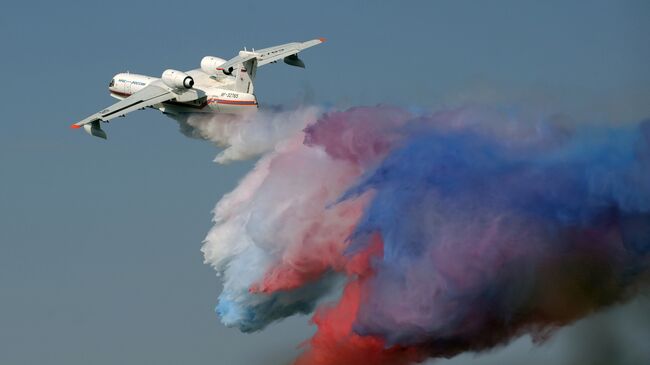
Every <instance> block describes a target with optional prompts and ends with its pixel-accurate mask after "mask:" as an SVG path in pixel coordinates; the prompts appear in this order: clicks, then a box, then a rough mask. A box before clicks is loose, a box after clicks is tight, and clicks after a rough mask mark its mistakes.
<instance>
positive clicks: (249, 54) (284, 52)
mask: <svg viewBox="0 0 650 365" xmlns="http://www.w3.org/2000/svg"><path fill="white" fill-rule="evenodd" d="M323 42H325V38H318V39H312V40H310V41H307V42H293V43H287V44H282V45H279V46H274V47H269V48H264V49H259V50H257V51H240V52H239V55H238V56H237V57H234V58H232V59H230V60H228V61H226V63H224V64H222V65H220V66H219V68H217V70H222V71H224V72H225V73H229V72H231V71H232V68H234V67H235V65H238V64H242V63H244V62H246V61H249V60H252V59H253V58H257V66H258V67H259V66H263V65H266V64H267V63H271V62H275V61H277V60H280V59H284V58H287V57H288V58H289V60H288V61H287V60H285V62H287V63H288V64H290V65H293V66H298V67H305V65H304V64H303V63H302V61H300V60H299V59H298V58H297V56H296V55H297V54H298V52H300V51H302V50H303V49H307V48H309V47H313V46H316V45H318V44H321V43H323Z"/></svg>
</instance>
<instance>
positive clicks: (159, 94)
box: [70, 85, 176, 138]
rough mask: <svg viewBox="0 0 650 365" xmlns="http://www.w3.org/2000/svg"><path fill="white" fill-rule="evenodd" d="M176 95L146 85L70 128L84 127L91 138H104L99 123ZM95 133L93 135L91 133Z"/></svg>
mask: <svg viewBox="0 0 650 365" xmlns="http://www.w3.org/2000/svg"><path fill="white" fill-rule="evenodd" d="M175 97H176V94H175V93H173V92H172V91H170V90H168V89H166V88H164V87H160V86H157V85H148V86H146V87H145V88H144V89H142V90H140V91H138V92H136V93H134V94H133V95H131V96H129V97H127V98H126V99H124V100H120V101H118V102H117V103H115V104H113V105H111V106H109V107H108V108H106V109H104V110H102V111H100V112H97V113H95V114H93V115H91V116H89V117H88V118H86V119H83V120H81V121H79V122H77V123H74V124H73V125H71V126H70V127H72V128H81V127H84V129H86V131H87V132H88V133H90V134H92V135H93V136H96V137H100V138H106V133H104V131H102V130H101V128H100V127H99V122H101V121H109V120H111V119H114V118H117V117H119V116H122V115H125V114H128V113H130V112H132V111H134V110H138V109H141V108H146V107H148V106H152V105H155V104H158V103H162V102H165V101H169V100H171V99H174V98H175ZM93 132H95V133H93Z"/></svg>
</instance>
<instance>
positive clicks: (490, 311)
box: [202, 107, 650, 365]
mask: <svg viewBox="0 0 650 365" xmlns="http://www.w3.org/2000/svg"><path fill="white" fill-rule="evenodd" d="M311 117H313V120H309V121H306V122H305V125H306V124H308V123H311V124H309V125H308V126H307V127H306V128H305V129H304V131H302V132H297V133H294V134H292V135H290V136H289V137H287V138H286V139H285V140H283V141H282V142H280V143H277V144H274V145H273V146H272V147H268V148H266V150H270V151H271V152H269V153H267V154H266V155H264V156H263V157H262V158H261V159H260V160H259V162H258V163H257V164H256V166H255V168H254V169H253V171H251V172H250V173H249V174H248V175H247V176H246V177H245V178H244V179H243V180H242V182H241V183H240V184H239V186H238V187H237V188H236V189H235V190H234V191H232V192H231V193H229V194H227V195H226V196H224V197H223V198H222V199H221V201H220V202H219V203H218V204H217V207H216V208H215V211H214V214H215V216H214V222H215V225H214V227H213V228H212V229H211V230H210V232H209V234H208V236H207V238H206V241H205V245H204V246H203V248H202V251H203V253H204V255H205V260H206V262H208V263H210V264H211V265H213V266H214V267H215V269H216V270H217V272H218V273H219V274H220V275H222V276H223V281H224V288H223V292H222V293H221V295H220V296H219V303H218V306H217V312H218V314H219V316H220V317H221V319H222V321H223V322H224V323H225V324H226V325H229V326H235V327H238V328H239V329H241V330H242V331H256V330H260V329H262V328H264V327H265V326H266V325H268V324H269V323H271V322H273V321H275V320H279V319H282V318H285V317H287V316H290V315H293V314H296V313H310V312H312V311H314V310H315V315H314V323H315V324H316V325H317V326H318V331H317V333H316V334H315V335H314V337H313V338H312V339H311V340H310V341H309V343H308V345H307V347H306V349H305V352H304V354H303V355H302V356H301V357H300V358H299V359H298V360H297V362H296V363H297V364H299V365H306V364H311V365H313V364H316V365H318V364H323V365H325V364H328V365H330V364H337V365H341V364H343V365H345V364H359V363H368V364H408V363H412V362H418V361H423V360H424V359H426V358H428V357H451V356H454V355H456V354H458V353H461V352H464V351H481V350H486V349H489V348H492V347H494V346H498V345H503V344H506V343H508V342H509V341H510V340H512V339H513V338H516V337H518V336H521V335H524V334H531V335H532V336H533V338H535V339H536V340H538V341H542V340H544V339H546V338H548V336H549V335H550V334H552V332H553V330H555V329H556V328H558V327H559V326H562V325H565V324H567V323H570V322H572V321H574V320H576V319H578V318H581V317H583V316H586V315H588V314H590V313H592V312H594V311H596V310H598V309H600V308H603V307H606V306H608V305H611V304H614V303H617V302H620V301H623V300H625V299H628V298H630V297H631V296H632V295H634V294H635V292H636V290H637V289H638V288H639V287H641V286H643V285H645V284H646V283H647V282H648V272H649V270H648V265H649V264H650V259H649V255H648V254H649V253H650V121H644V122H641V123H633V124H632V123H631V124H625V125H604V124H598V125H594V124H589V125H588V124H581V125H577V124H575V123H570V122H567V121H566V120H565V119H563V118H559V117H546V118H542V117H539V116H536V117H534V118H531V117H519V116H518V115H517V114H515V113H506V112H500V111H497V110H486V109H479V108H464V109H458V110H452V111H444V112H438V113H434V114H429V115H423V114H414V113H411V112H408V111H405V110H402V109H398V108H388V107H370V108H353V109H350V110H347V111H340V112H329V113H326V114H324V115H322V116H320V117H318V118H317V117H316V116H315V114H312V115H311ZM316 119H317V121H316ZM313 121H315V123H312V122H313ZM299 124H300V123H296V125H299ZM262 134H263V133H262ZM278 135H279V134H278ZM278 135H276V136H278ZM241 140H245V138H242V139H241ZM273 140H274V141H280V140H281V138H275V139H273ZM244 145H245V143H244ZM269 146H270V144H269ZM251 154H252V153H251ZM251 154H248V156H249V155H251ZM244 155H246V154H240V156H244ZM342 285H343V286H345V289H344V290H343V291H342V294H341V297H340V299H339V300H338V302H337V303H329V302H327V300H324V298H326V297H327V296H328V295H331V294H332V293H336V292H337V290H340V287H341V286H342Z"/></svg>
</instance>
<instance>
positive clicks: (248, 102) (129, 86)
mask: <svg viewBox="0 0 650 365" xmlns="http://www.w3.org/2000/svg"><path fill="white" fill-rule="evenodd" d="M323 42H325V39H324V38H318V39H312V40H310V41H306V42H293V43H287V44H282V45H279V46H275V47H269V48H264V49H260V50H257V51H256V50H254V49H252V50H251V51H248V50H246V48H244V50H243V51H240V52H239V54H238V55H237V56H235V57H234V58H232V59H230V60H228V61H226V60H224V59H221V58H219V57H213V56H206V57H203V59H202V60H201V67H200V68H198V69H195V70H191V71H187V72H181V71H178V70H172V69H169V70H165V71H164V72H163V73H162V76H161V77H160V78H157V77H151V76H145V75H138V74H133V73H128V72H127V73H118V74H117V75H115V76H114V77H113V79H112V80H111V82H110V84H109V85H108V90H109V91H110V95H111V96H112V97H114V98H116V99H118V100H120V101H119V102H117V103H115V104H113V105H111V106H109V107H108V108H106V109H103V110H101V111H100V112H97V113H95V114H93V115H91V116H89V117H87V118H85V119H83V120H81V121H79V122H77V123H74V124H72V125H71V127H72V128H82V127H83V129H84V130H85V131H86V132H87V133H88V134H90V135H92V136H95V137H99V138H103V139H106V132H104V130H103V129H102V128H101V126H100V122H108V121H110V120H112V119H114V118H117V117H123V116H125V115H126V114H128V113H130V112H132V111H135V110H140V109H144V108H147V107H151V108H153V109H158V110H159V111H161V112H162V113H163V114H167V115H172V116H174V115H182V114H184V113H226V114H246V113H249V112H254V111H256V110H257V108H258V103H257V98H256V97H255V92H254V87H253V80H254V79H255V74H256V72H257V68H258V67H260V66H264V65H266V64H269V63H277V61H278V60H280V59H282V60H284V62H285V63H286V64H288V65H291V66H296V67H301V68H305V64H304V62H303V61H302V60H301V59H300V58H298V52H300V51H302V50H304V49H307V48H309V47H313V46H316V45H318V44H321V43H323Z"/></svg>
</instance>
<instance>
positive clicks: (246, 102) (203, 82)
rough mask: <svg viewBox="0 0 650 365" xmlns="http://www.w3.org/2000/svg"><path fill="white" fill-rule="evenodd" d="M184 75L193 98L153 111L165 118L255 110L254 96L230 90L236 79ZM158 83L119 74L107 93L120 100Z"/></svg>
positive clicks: (198, 73)
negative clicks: (189, 79) (167, 115)
mask: <svg viewBox="0 0 650 365" xmlns="http://www.w3.org/2000/svg"><path fill="white" fill-rule="evenodd" d="M206 58H207V57H206ZM207 71H210V70H207ZM186 73H187V75H189V76H191V77H192V78H193V79H194V86H193V87H192V89H190V90H188V91H187V93H188V94H191V95H193V97H192V98H188V99H192V100H188V101H183V100H182V99H181V98H177V99H174V100H170V101H166V102H162V103H159V104H155V105H152V108H154V109H158V110H160V111H161V112H163V113H168V114H184V113H227V114H244V113H250V112H254V111H256V110H257V107H258V105H257V99H256V98H255V95H254V94H252V93H245V92H238V91H235V90H233V86H234V85H235V81H236V77H238V76H237V75H235V76H229V75H224V74H223V73H222V72H221V71H218V70H216V69H215V70H214V72H213V73H212V74H208V73H206V71H204V70H203V69H196V70H192V71H188V72H186ZM233 74H235V73H233ZM159 80H160V79H159V78H157V77H151V76H145V75H138V74H132V73H119V74H117V75H115V76H114V77H113V79H112V80H111V83H110V84H109V87H108V90H109V91H110V94H111V96H112V97H114V98H116V99H120V100H122V99H124V98H126V97H128V96H130V95H132V94H134V93H136V92H138V91H140V90H142V89H143V88H144V87H145V86H147V85H149V84H151V83H152V82H159ZM179 99H180V100H179Z"/></svg>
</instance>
